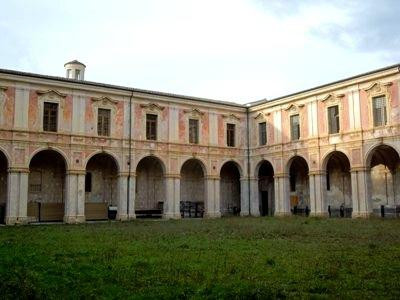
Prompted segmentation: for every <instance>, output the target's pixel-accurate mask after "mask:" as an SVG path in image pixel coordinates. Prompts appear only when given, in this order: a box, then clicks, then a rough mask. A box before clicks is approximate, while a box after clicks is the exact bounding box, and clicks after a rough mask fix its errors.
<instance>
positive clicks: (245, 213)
mask: <svg viewBox="0 0 400 300" xmlns="http://www.w3.org/2000/svg"><path fill="white" fill-rule="evenodd" d="M249 215H250V214H249V212H248V211H246V212H242V211H241V212H240V216H241V217H248V216H249Z"/></svg>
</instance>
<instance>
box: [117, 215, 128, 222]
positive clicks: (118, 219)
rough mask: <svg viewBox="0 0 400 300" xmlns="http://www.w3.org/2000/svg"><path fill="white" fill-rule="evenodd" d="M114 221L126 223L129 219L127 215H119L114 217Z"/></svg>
mask: <svg viewBox="0 0 400 300" xmlns="http://www.w3.org/2000/svg"><path fill="white" fill-rule="evenodd" d="M115 220H117V221H128V220H129V218H128V215H122V214H121V215H119V214H117V216H116V217H115Z"/></svg>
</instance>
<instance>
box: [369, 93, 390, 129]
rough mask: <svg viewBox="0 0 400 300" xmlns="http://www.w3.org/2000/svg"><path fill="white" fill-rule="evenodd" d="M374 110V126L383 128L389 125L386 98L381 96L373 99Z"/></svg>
mask: <svg viewBox="0 0 400 300" xmlns="http://www.w3.org/2000/svg"><path fill="white" fill-rule="evenodd" d="M372 110H373V117H374V126H383V125H386V123H387V118H386V98H385V96H379V97H374V98H372Z"/></svg>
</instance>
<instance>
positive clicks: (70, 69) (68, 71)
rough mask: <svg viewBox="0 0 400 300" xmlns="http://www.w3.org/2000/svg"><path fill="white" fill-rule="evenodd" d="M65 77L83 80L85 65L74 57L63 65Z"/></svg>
mask: <svg viewBox="0 0 400 300" xmlns="http://www.w3.org/2000/svg"><path fill="white" fill-rule="evenodd" d="M64 68H65V77H66V78H68V79H75V80H84V79H85V69H86V66H85V65H84V64H83V63H81V62H79V61H77V60H76V59H75V60H73V61H70V62H67V63H66V64H65V65H64Z"/></svg>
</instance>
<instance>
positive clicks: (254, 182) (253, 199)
mask: <svg viewBox="0 0 400 300" xmlns="http://www.w3.org/2000/svg"><path fill="white" fill-rule="evenodd" d="M259 198H260V192H259V190H258V178H254V177H251V178H250V215H252V216H253V217H259V216H260V200H259Z"/></svg>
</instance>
